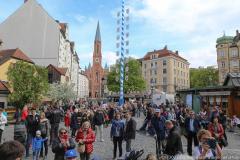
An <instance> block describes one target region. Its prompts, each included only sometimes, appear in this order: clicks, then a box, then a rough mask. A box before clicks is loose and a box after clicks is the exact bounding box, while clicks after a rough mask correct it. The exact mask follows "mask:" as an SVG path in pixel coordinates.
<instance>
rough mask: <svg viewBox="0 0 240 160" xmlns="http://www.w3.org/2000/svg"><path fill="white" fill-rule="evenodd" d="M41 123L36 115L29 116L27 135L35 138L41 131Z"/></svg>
mask: <svg viewBox="0 0 240 160" xmlns="http://www.w3.org/2000/svg"><path fill="white" fill-rule="evenodd" d="M39 123H40V117H39V115H35V116H34V117H33V115H28V116H27V119H26V127H27V133H30V134H32V135H33V136H34V137H35V135H36V131H37V130H39Z"/></svg>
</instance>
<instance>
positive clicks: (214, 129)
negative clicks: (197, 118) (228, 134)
mask: <svg viewBox="0 0 240 160" xmlns="http://www.w3.org/2000/svg"><path fill="white" fill-rule="evenodd" d="M208 130H209V131H210V133H211V134H212V137H214V138H215V139H216V140H217V141H218V143H219V145H220V147H221V148H222V147H223V146H225V144H224V143H225V139H224V137H223V134H224V130H223V126H222V124H220V123H219V122H218V117H217V116H216V117H213V119H212V123H210V124H209V126H208Z"/></svg>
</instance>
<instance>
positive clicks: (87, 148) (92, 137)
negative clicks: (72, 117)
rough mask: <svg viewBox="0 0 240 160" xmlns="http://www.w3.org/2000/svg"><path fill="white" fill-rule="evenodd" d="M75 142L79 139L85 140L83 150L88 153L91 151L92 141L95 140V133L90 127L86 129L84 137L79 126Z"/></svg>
mask: <svg viewBox="0 0 240 160" xmlns="http://www.w3.org/2000/svg"><path fill="white" fill-rule="evenodd" d="M75 140H76V142H79V140H85V141H84V143H85V152H86V153H88V154H90V153H92V152H93V142H95V134H94V132H93V130H92V129H91V128H89V129H88V131H87V135H86V137H84V133H83V130H82V128H80V129H79V130H78V132H77V136H76V139H75Z"/></svg>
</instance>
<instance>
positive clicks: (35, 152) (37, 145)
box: [32, 130, 47, 160]
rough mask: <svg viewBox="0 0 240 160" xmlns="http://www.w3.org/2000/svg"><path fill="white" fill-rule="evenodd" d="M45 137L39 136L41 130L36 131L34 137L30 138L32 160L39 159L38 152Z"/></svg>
mask: <svg viewBox="0 0 240 160" xmlns="http://www.w3.org/2000/svg"><path fill="white" fill-rule="evenodd" d="M46 140H47V138H45V139H43V138H42V137H41V131H40V130H38V131H36V137H34V138H33V140H32V151H33V160H39V157H40V152H41V150H42V147H43V143H44V141H46Z"/></svg>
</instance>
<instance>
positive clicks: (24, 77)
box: [7, 61, 48, 108]
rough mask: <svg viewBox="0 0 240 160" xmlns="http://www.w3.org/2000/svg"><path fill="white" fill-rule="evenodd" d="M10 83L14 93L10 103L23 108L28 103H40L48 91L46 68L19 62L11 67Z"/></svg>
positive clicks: (9, 70)
mask: <svg viewBox="0 0 240 160" xmlns="http://www.w3.org/2000/svg"><path fill="white" fill-rule="evenodd" d="M7 76H8V81H9V84H10V88H11V89H12V90H13V92H12V93H11V94H10V95H9V97H8V98H9V101H10V102H12V103H15V104H16V107H20V108H22V107H23V106H24V105H25V104H27V103H35V104H37V103H39V102H40V101H41V99H42V98H43V96H44V94H45V93H46V92H47V91H48V71H47V69H46V68H43V67H40V66H37V65H33V64H29V63H26V62H23V61H18V62H17V63H15V64H12V65H10V66H9V69H8V72H7Z"/></svg>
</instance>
